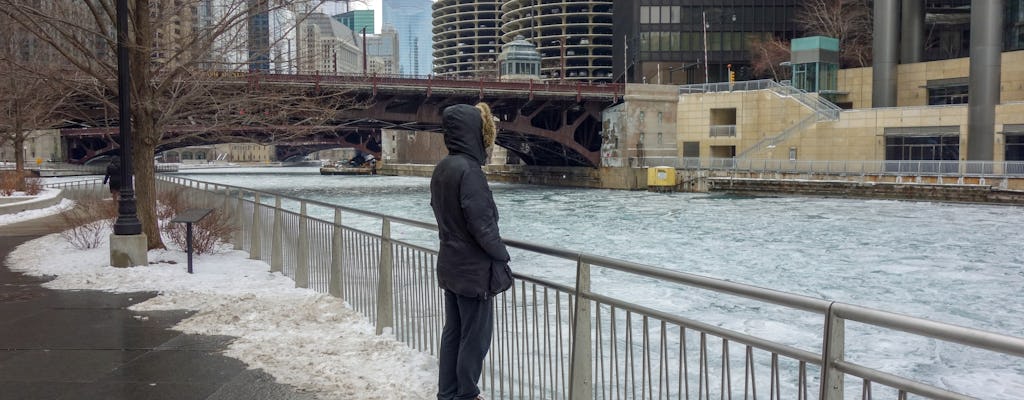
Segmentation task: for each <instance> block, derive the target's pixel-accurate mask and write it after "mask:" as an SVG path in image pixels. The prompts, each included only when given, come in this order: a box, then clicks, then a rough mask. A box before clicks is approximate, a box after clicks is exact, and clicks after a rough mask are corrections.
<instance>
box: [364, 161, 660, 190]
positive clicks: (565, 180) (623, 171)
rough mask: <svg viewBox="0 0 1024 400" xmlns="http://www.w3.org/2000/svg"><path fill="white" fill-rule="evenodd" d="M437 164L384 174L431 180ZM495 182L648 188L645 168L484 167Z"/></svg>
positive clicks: (397, 167)
mask: <svg viewBox="0 0 1024 400" xmlns="http://www.w3.org/2000/svg"><path fill="white" fill-rule="evenodd" d="M433 171H434V166H433V165H425V164H387V165H384V166H382V167H381V168H380V169H379V170H378V173H379V174H381V175H396V176H422V177H429V176H430V175H431V174H432V173H433ZM484 172H485V173H486V174H487V179H488V180H490V181H491V182H506V183H522V184H529V185H548V186H563V187H583V188H601V189H624V190H637V189H646V188H647V169H645V168H586V167H531V166H525V165H487V166H484Z"/></svg>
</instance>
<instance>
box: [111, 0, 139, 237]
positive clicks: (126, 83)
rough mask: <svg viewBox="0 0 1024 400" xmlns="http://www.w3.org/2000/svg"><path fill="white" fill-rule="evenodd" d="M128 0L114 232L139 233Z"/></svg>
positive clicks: (120, 7)
mask: <svg viewBox="0 0 1024 400" xmlns="http://www.w3.org/2000/svg"><path fill="white" fill-rule="evenodd" d="M127 40H128V0H117V97H118V117H119V118H118V124H119V125H120V131H121V135H120V136H121V143H119V144H120V147H121V185H122V187H121V192H120V193H121V198H120V199H119V200H118V207H117V211H118V215H117V221H116V222H114V234H116V235H138V234H140V233H142V224H141V223H140V222H139V219H138V217H137V216H136V209H135V186H134V184H133V182H132V175H133V174H132V151H131V150H132V140H131V135H132V114H131V113H132V111H131V102H130V95H131V71H130V70H129V64H128V47H127V45H126V43H125V42H126V41H127Z"/></svg>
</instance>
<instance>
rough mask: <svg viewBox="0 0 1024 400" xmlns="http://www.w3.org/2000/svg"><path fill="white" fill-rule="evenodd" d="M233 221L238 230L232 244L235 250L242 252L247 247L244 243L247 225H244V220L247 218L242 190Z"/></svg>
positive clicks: (239, 190) (239, 192)
mask: <svg viewBox="0 0 1024 400" xmlns="http://www.w3.org/2000/svg"><path fill="white" fill-rule="evenodd" d="M233 217H234V218H233V219H232V220H233V221H235V223H236V224H238V229H235V231H234V233H235V235H234V237H233V238H231V239H232V240H231V244H232V245H233V246H234V248H235V250H242V249H244V248H245V245H244V244H243V243H242V242H243V241H244V238H245V224H243V223H242V218H244V217H245V202H244V201H242V189H238V199H236V201H235V212H234V215H233Z"/></svg>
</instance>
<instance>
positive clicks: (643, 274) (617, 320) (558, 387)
mask: <svg viewBox="0 0 1024 400" xmlns="http://www.w3.org/2000/svg"><path fill="white" fill-rule="evenodd" d="M158 188H159V190H178V191H181V192H182V193H183V194H184V197H185V198H188V199H190V200H191V201H192V202H194V204H193V205H194V206H203V207H210V208H217V209H219V210H222V211H223V212H226V213H228V215H230V216H231V217H232V219H233V220H234V221H236V223H237V224H238V225H239V226H240V228H241V229H240V230H239V234H238V235H236V236H235V237H233V238H232V242H233V243H234V244H235V245H236V246H237V248H239V249H243V250H247V251H248V252H249V254H250V257H251V258H253V259H259V260H263V261H265V262H267V263H268V264H269V265H270V268H271V270H273V271H281V272H283V273H285V274H286V275H288V276H290V277H292V278H293V279H294V280H295V284H296V286H298V287H308V288H312V289H315V290H317V291H321V292H327V293H330V294H332V295H335V296H340V297H342V298H344V299H345V300H346V301H347V302H349V303H350V304H351V305H352V307H353V308H355V309H356V310H358V311H360V312H362V313H364V314H365V315H366V316H367V317H368V318H369V320H370V321H371V322H372V323H374V324H375V325H376V329H377V332H378V333H382V332H393V333H394V335H395V337H396V338H397V339H398V340H401V341H403V342H405V343H407V344H408V345H409V346H411V347H413V348H415V349H418V350H421V351H424V352H427V353H430V354H434V355H436V354H437V350H438V349H437V346H438V342H439V340H440V331H441V324H442V318H443V315H442V311H441V310H443V307H442V296H441V292H440V290H439V289H438V288H437V282H436V279H435V274H434V271H433V267H434V262H435V258H436V250H435V249H436V227H435V226H434V225H433V224H430V223H425V222H420V221H415V220H409V219H404V218H400V217H394V216H388V215H384V214H379V213H375V212H369V211H363V210H356V209H351V208H347V207H343V206H336V205H331V204H326V203H320V202H314V201H306V200H302V199H297V198H290V197H286V196H280V195H275V194H271V193H266V192H260V191H254V190H250V189H245V188H240V187H235V186H228V185H221V184H213V183H207V182H201V181H195V180H189V179H183V178H178V177H161V178H159V181H158ZM285 203H287V204H285ZM312 214H319V215H330V216H331V218H329V219H324V218H318V217H314V216H312ZM505 242H506V244H508V245H509V246H510V247H511V248H513V249H514V251H516V252H517V253H516V254H517V255H518V257H521V258H529V259H530V260H531V262H542V261H541V260H542V259H546V260H548V261H549V262H553V263H560V265H564V266H565V267H566V270H569V271H574V273H573V274H572V276H571V277H570V278H569V283H568V284H566V283H559V282H557V280H558V279H557V278H556V277H549V278H540V277H533V276H525V275H522V274H516V278H517V282H516V284H515V286H514V287H513V289H512V290H509V291H507V292H505V293H503V294H501V295H499V296H498V297H496V298H495V331H494V339H493V343H492V347H491V352H490V354H489V356H488V359H487V360H486V361H485V368H484V372H483V377H482V389H483V390H484V392H485V394H487V395H488V397H489V398H494V399H503V398H504V399H513V398H514V399H527V398H528V399H535V398H536V399H622V398H630V399H635V398H641V399H655V398H657V399H661V398H686V399H690V398H694V399H711V398H722V399H724V398H730V399H731V398H733V397H734V396H735V397H737V398H738V397H740V396H742V397H743V398H744V399H747V398H757V394H758V392H760V393H761V395H762V397H763V396H765V393H766V392H767V396H768V398H770V399H781V398H787V399H790V398H793V399H810V398H819V399H828V400H834V399H843V398H844V396H849V397H853V396H860V397H861V398H874V397H875V396H876V395H884V396H887V397H891V398H896V399H906V398H908V395H910V394H915V395H919V396H922V397H925V398H935V399H964V398H970V397H968V396H965V395H963V394H959V393H955V392H952V391H949V390H946V389H944V388H941V387H936V386H935V385H934V384H930V383H928V382H922V381H921V380H920V379H915V378H913V377H912V376H907V375H906V374H904V375H900V374H895V373H892V372H883V371H882V370H879V369H875V368H871V367H869V366H865V365H861V364H858V363H856V362H853V361H851V360H850V359H848V358H847V357H846V354H847V353H848V352H850V351H854V350H857V349H858V347H857V346H869V347H870V346H871V345H872V343H870V342H868V343H855V342H851V341H847V340H846V339H847V338H848V335H849V334H850V332H852V330H851V329H848V328H846V322H854V323H856V324H859V325H863V326H866V327H868V328H870V329H872V330H874V331H878V332H885V333H881V335H883V337H888V335H893V334H897V333H901V332H902V333H905V334H909V335H911V336H915V337H920V338H925V339H927V338H932V339H938V340H940V341H946V342H950V343H956V344H959V345H963V346H967V347H968V348H973V349H982V350H986V351H991V352H994V353H995V354H996V355H997V356H999V357H1005V358H1008V359H1009V360H1008V361H1006V362H1007V364H1006V365H1008V366H1011V367H1010V368H1006V370H1007V371H1006V373H1007V374H1008V375H1006V376H1004V377H1003V378H1002V379H1004V382H1003V383H1007V382H1005V379H1009V378H1007V376H1012V374H1013V373H1016V374H1018V375H1024V370H1021V368H1020V365H1021V358H1022V357H1024V338H1019V337H1013V336H1008V335H1001V334H996V333H991V332H986V331H981V330H976V329H970V328H965V327H960V326H955V325H950V324H945V323H941V322H935V321H929V320H924V319H920V318H914V317H910V316H905V315H899V314H894V313H890V312H886V311H881V310H875V309H869V308H864V307H859V306H855V305H849V304H843V303H837V302H831V301H827V300H822V299H818V298H811V297H806V296H801V295H795V294H789V293H783V292H778V291H773V290H769V289H764V288H758V287H754V286H749V285H743V284H738V283H733V282H728V281H723V280H717V279H711V278H707V277H702V276H698V275H692V274H687V273H682V272H675V271H670V270H666V269H662V268H657V267H654V266H649V265H643V264H639V263H634V262H628V261H622V260H617V259H612V258H607V257H600V256H595V255H589V254H583V253H578V252H573V251H570V250H566V249H560V248H555V247H551V246H546V245H541V244H536V243H529V242H523V241H518V240H508V239H507V240H506V241H505ZM517 255H514V257H517ZM625 276H634V277H639V278H640V279H643V280H646V281H651V282H658V283H660V284H662V285H674V286H677V287H681V288H692V289H699V290H700V293H702V294H701V295H698V296H692V295H687V296H690V297H687V298H688V299H690V300H693V301H704V302H726V301H729V300H728V299H734V300H735V299H740V300H742V301H746V302H747V303H748V304H750V305H751V306H752V307H754V308H759V309H760V308H763V309H768V310H773V314H772V315H771V318H772V319H778V320H780V321H781V320H783V319H786V318H792V317H794V316H796V317H795V318H797V319H799V320H803V321H814V322H813V323H812V324H810V325H812V326H815V328H814V329H812V330H809V331H808V332H804V334H806V335H809V336H811V337H812V338H814V343H813V344H812V345H811V346H805V347H809V348H810V350H808V349H807V348H800V346H797V345H793V344H787V343H783V342H782V341H780V340H770V339H767V338H765V337H758V336H753V335H749V334H745V333H743V332H739V331H736V330H731V329H727V328H725V327H722V326H719V325H716V324H713V323H708V322H703V321H701V320H698V319H694V318H691V317H689V316H686V315H682V314H680V313H678V312H671V311H666V310H661V309H655V308H653V307H651V306H649V305H647V306H645V305H644V304H645V303H644V302H643V301H638V300H635V299H633V298H634V297H635V296H638V295H641V294H637V293H635V292H636V290H631V289H630V288H623V286H624V285H623V284H622V282H623V281H624V278H623V277H625ZM673 296H675V295H673ZM674 298H675V297H674ZM679 299H684V298H683V297H679ZM817 349H823V350H822V351H820V352H817V351H815V350H817ZM1012 366H1016V367H1012ZM1018 379H1020V380H1024V377H1021V376H1018ZM823 382H824V384H822V383H823ZM986 384H988V383H986ZM1007 384H1008V385H1011V386H1012V385H1015V384H1017V383H1013V382H1012V381H1011V382H1009V383H1007ZM1017 385H1019V384H1017Z"/></svg>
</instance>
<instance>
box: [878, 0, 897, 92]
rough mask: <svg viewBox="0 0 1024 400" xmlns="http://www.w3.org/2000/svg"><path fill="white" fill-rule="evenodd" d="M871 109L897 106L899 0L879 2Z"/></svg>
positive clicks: (882, 0)
mask: <svg viewBox="0 0 1024 400" xmlns="http://www.w3.org/2000/svg"><path fill="white" fill-rule="evenodd" d="M874 18H875V23H874V39H873V40H874V41H873V44H872V48H873V55H872V57H873V59H874V68H872V79H873V83H872V85H871V107H895V106H896V82H897V81H896V65H897V63H898V62H899V49H898V48H899V43H898V42H899V21H900V3H899V0H876V1H875V9H874Z"/></svg>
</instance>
